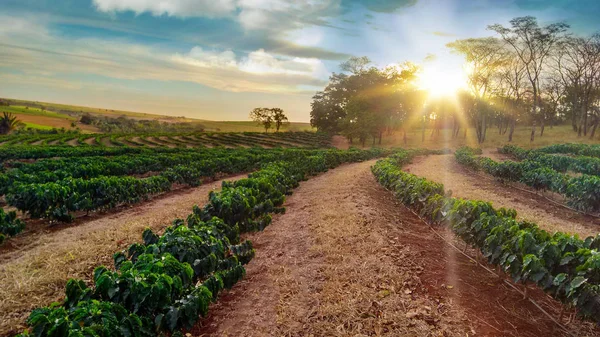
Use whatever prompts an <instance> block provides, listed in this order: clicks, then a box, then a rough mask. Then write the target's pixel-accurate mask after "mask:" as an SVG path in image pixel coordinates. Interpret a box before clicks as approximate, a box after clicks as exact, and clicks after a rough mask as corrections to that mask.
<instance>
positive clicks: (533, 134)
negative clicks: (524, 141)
mask: <svg viewBox="0 0 600 337" xmlns="http://www.w3.org/2000/svg"><path fill="white" fill-rule="evenodd" d="M534 139H535V122H533V124H531V137H530V138H529V141H530V142H533V140H534Z"/></svg>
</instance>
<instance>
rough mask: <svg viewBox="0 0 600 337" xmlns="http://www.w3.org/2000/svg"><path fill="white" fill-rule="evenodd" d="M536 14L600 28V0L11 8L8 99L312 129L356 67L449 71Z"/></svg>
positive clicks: (1, 12)
mask: <svg viewBox="0 0 600 337" xmlns="http://www.w3.org/2000/svg"><path fill="white" fill-rule="evenodd" d="M523 15H533V16H536V17H537V18H538V20H539V21H540V22H541V23H550V22H556V21H566V22H567V23H569V24H571V26H572V31H573V32H576V33H578V34H591V33H593V32H595V31H597V30H599V29H600V26H599V23H598V22H597V19H596V18H597V17H598V15H600V1H597V0H577V1H567V0H496V1H492V0H481V1H475V0H473V1H468V0H437V1H433V0H429V1H427V0H395V1H384V0H371V1H369V0H297V1H284V0H220V1H219V0H64V1H58V0H2V1H0V97H12V98H22V99H31V100H38V101H50V102H57V103H66V104H77V105H86V106H95V107H102V108H111V109H122V110H132V111H142V112H152V113H162V114H167V115H174V116H182V115H184V116H188V117H193V118H201V119H212V120H246V119H247V116H248V112H249V111H250V110H251V109H252V108H254V107H257V106H277V107H281V108H283V109H284V110H285V111H286V112H287V113H288V115H289V116H290V119H291V120H293V121H308V120H309V118H310V117H309V112H310V101H311V97H312V95H313V94H314V92H315V91H317V90H319V89H321V88H323V87H324V86H325V85H326V83H327V78H328V76H329V74H330V73H331V72H332V71H338V65H339V63H340V62H342V61H344V60H345V59H347V58H348V57H350V56H352V55H355V56H363V55H366V56H369V57H370V58H371V59H372V60H373V61H374V63H375V64H377V65H387V64H390V63H396V62H404V61H412V62H416V63H422V62H423V61H424V59H425V57H426V56H427V55H428V54H435V55H436V56H437V58H436V60H435V61H433V62H430V63H429V64H427V63H426V64H425V66H427V67H436V68H439V69H440V71H455V70H456V69H460V66H461V63H462V60H461V59H460V58H459V57H458V56H456V55H452V54H450V53H449V52H448V50H447V49H446V48H445V47H444V45H445V44H446V43H448V42H451V41H454V40H456V39H460V38H467V37H480V36H490V35H492V33H491V32H490V31H488V30H486V27H487V25H489V24H493V23H503V24H506V23H507V22H508V20H510V19H511V18H513V17H516V16H523Z"/></svg>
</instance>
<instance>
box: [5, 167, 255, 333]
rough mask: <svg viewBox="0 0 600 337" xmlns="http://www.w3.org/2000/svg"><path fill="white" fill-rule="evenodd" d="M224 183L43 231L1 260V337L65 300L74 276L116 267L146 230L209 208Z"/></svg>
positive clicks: (86, 278)
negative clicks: (30, 316)
mask: <svg viewBox="0 0 600 337" xmlns="http://www.w3.org/2000/svg"><path fill="white" fill-rule="evenodd" d="M244 177H246V175H239V176H235V177H231V178H227V179H225V180H237V179H241V178H244ZM221 182H222V181H215V182H212V183H207V184H206V185H202V186H200V187H198V188H194V189H190V190H186V191H185V192H183V193H178V194H174V195H172V196H169V197H165V198H158V199H156V200H154V201H151V202H148V203H145V204H143V205H140V206H136V207H133V208H131V209H127V210H125V211H122V212H118V213H116V214H112V215H109V216H106V217H102V218H98V219H94V220H92V221H89V222H86V223H81V224H78V225H77V226H74V227H70V228H66V229H62V230H60V231H51V232H48V233H41V235H38V236H37V237H36V242H33V243H31V242H30V243H28V244H27V245H26V246H24V247H21V249H17V250H11V251H10V252H8V253H6V254H4V255H3V256H2V261H0V335H2V336H4V335H8V334H9V333H10V334H14V333H15V332H17V331H20V330H22V328H23V327H24V326H23V322H24V320H25V319H26V318H27V316H28V314H29V312H30V311H31V310H32V309H34V308H36V307H38V306H45V305H49V304H50V303H51V302H53V301H57V300H60V299H61V298H62V297H63V295H64V287H65V284H66V281H67V280H68V279H69V278H81V279H84V280H86V281H90V280H91V278H92V271H93V268H95V267H97V266H99V265H101V264H105V265H107V266H111V265H112V255H113V253H115V252H117V251H119V250H121V249H124V248H127V247H128V246H129V245H130V244H131V243H133V242H138V241H141V235H142V232H143V230H144V229H145V228H147V227H150V228H152V229H153V230H156V231H160V230H162V229H164V228H165V227H167V226H168V225H170V224H171V221H172V220H174V219H176V218H185V217H186V216H187V215H188V214H189V213H190V212H191V211H192V207H193V206H194V205H195V204H198V205H203V204H205V203H206V202H207V197H208V193H209V192H210V191H211V190H214V189H218V188H220V186H221ZM16 239H18V237H17V238H16ZM5 244H8V243H5Z"/></svg>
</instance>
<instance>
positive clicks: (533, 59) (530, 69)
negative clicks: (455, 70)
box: [488, 16, 569, 141]
mask: <svg viewBox="0 0 600 337" xmlns="http://www.w3.org/2000/svg"><path fill="white" fill-rule="evenodd" d="M510 25H511V27H510V28H508V27H504V26H502V25H501V24H494V25H491V26H488V29H490V30H493V31H495V32H496V33H498V34H499V35H500V36H501V37H502V40H503V41H504V42H506V43H507V44H508V45H509V46H510V47H512V49H513V50H514V51H515V53H516V55H517V57H518V59H519V60H520V61H521V62H522V63H523V65H524V66H525V74H526V75H527V79H528V80H529V84H530V89H531V92H532V104H531V110H530V112H531V116H532V126H531V141H533V140H534V137H535V121H536V117H537V118H539V115H540V112H541V107H542V100H541V97H542V96H541V90H542V88H541V81H542V72H543V71H544V68H545V61H546V58H547V57H548V55H549V54H550V52H551V51H552V48H553V47H554V46H556V45H557V44H558V43H559V42H560V41H561V40H562V38H563V33H564V32H565V31H566V30H567V28H569V25H567V24H566V23H562V22H561V23H553V24H549V25H547V26H544V27H540V26H539V25H538V23H537V19H536V18H535V17H532V16H524V17H517V18H514V19H512V20H510ZM541 123H542V125H541V127H542V129H543V128H544V118H542V119H541Z"/></svg>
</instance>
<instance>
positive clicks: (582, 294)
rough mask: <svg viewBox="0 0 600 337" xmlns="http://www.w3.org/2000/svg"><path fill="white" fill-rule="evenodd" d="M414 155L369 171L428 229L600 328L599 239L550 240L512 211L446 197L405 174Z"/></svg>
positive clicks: (404, 154)
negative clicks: (444, 232) (439, 229)
mask: <svg viewBox="0 0 600 337" xmlns="http://www.w3.org/2000/svg"><path fill="white" fill-rule="evenodd" d="M414 155H415V152H411V151H404V152H399V153H397V154H395V155H393V156H391V157H390V158H388V159H384V160H380V161H378V162H377V164H376V165H375V166H374V167H373V168H372V171H373V174H374V175H375V177H376V178H377V180H378V181H379V183H380V184H382V185H383V186H384V187H386V188H387V189H389V190H391V191H392V192H394V194H395V196H396V197H397V198H398V199H399V200H400V201H401V202H402V203H403V204H405V205H406V206H407V207H409V208H411V209H413V210H414V211H416V212H418V213H419V214H420V215H421V216H422V217H423V218H424V219H426V220H427V221H428V222H429V223H430V224H438V225H445V226H448V227H449V228H451V229H452V231H453V232H454V233H455V234H456V235H457V236H459V237H460V238H461V239H463V240H464V241H465V242H466V243H467V244H469V245H471V246H472V247H475V248H477V249H478V250H479V251H481V253H482V254H483V256H484V257H485V258H486V259H487V261H488V262H489V263H490V264H492V265H496V266H499V267H501V268H502V270H504V271H505V272H506V273H508V274H509V275H510V276H511V277H512V279H513V280H514V281H515V282H521V283H533V284H536V285H538V286H539V287H540V288H542V289H543V290H544V291H546V292H547V293H549V294H550V295H552V296H553V297H554V298H555V299H557V300H559V301H561V302H563V303H564V304H566V305H568V306H573V307H575V308H576V309H577V313H578V314H579V315H580V316H582V317H584V318H587V319H589V320H592V321H595V322H597V323H598V322H600V294H599V291H600V254H599V253H598V248H599V247H600V236H598V237H595V238H594V237H588V238H586V239H585V240H581V239H579V238H578V237H577V236H576V235H570V234H565V233H560V232H557V233H555V234H550V233H548V232H546V231H544V230H541V229H540V228H538V226H537V225H536V224H534V223H531V222H528V221H521V220H517V219H516V215H517V214H516V211H515V210H512V209H503V208H501V209H495V208H493V207H492V204H491V203H489V202H485V201H480V200H464V199H457V198H452V197H449V196H448V195H446V193H445V191H444V186H443V185H442V184H439V183H435V182H432V181H429V180H427V179H424V178H419V177H417V176H415V175H413V174H410V173H406V172H403V171H402V170H401V169H400V167H401V166H402V165H403V164H406V163H408V162H409V161H410V160H411V158H412V157H413V156H414Z"/></svg>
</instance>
